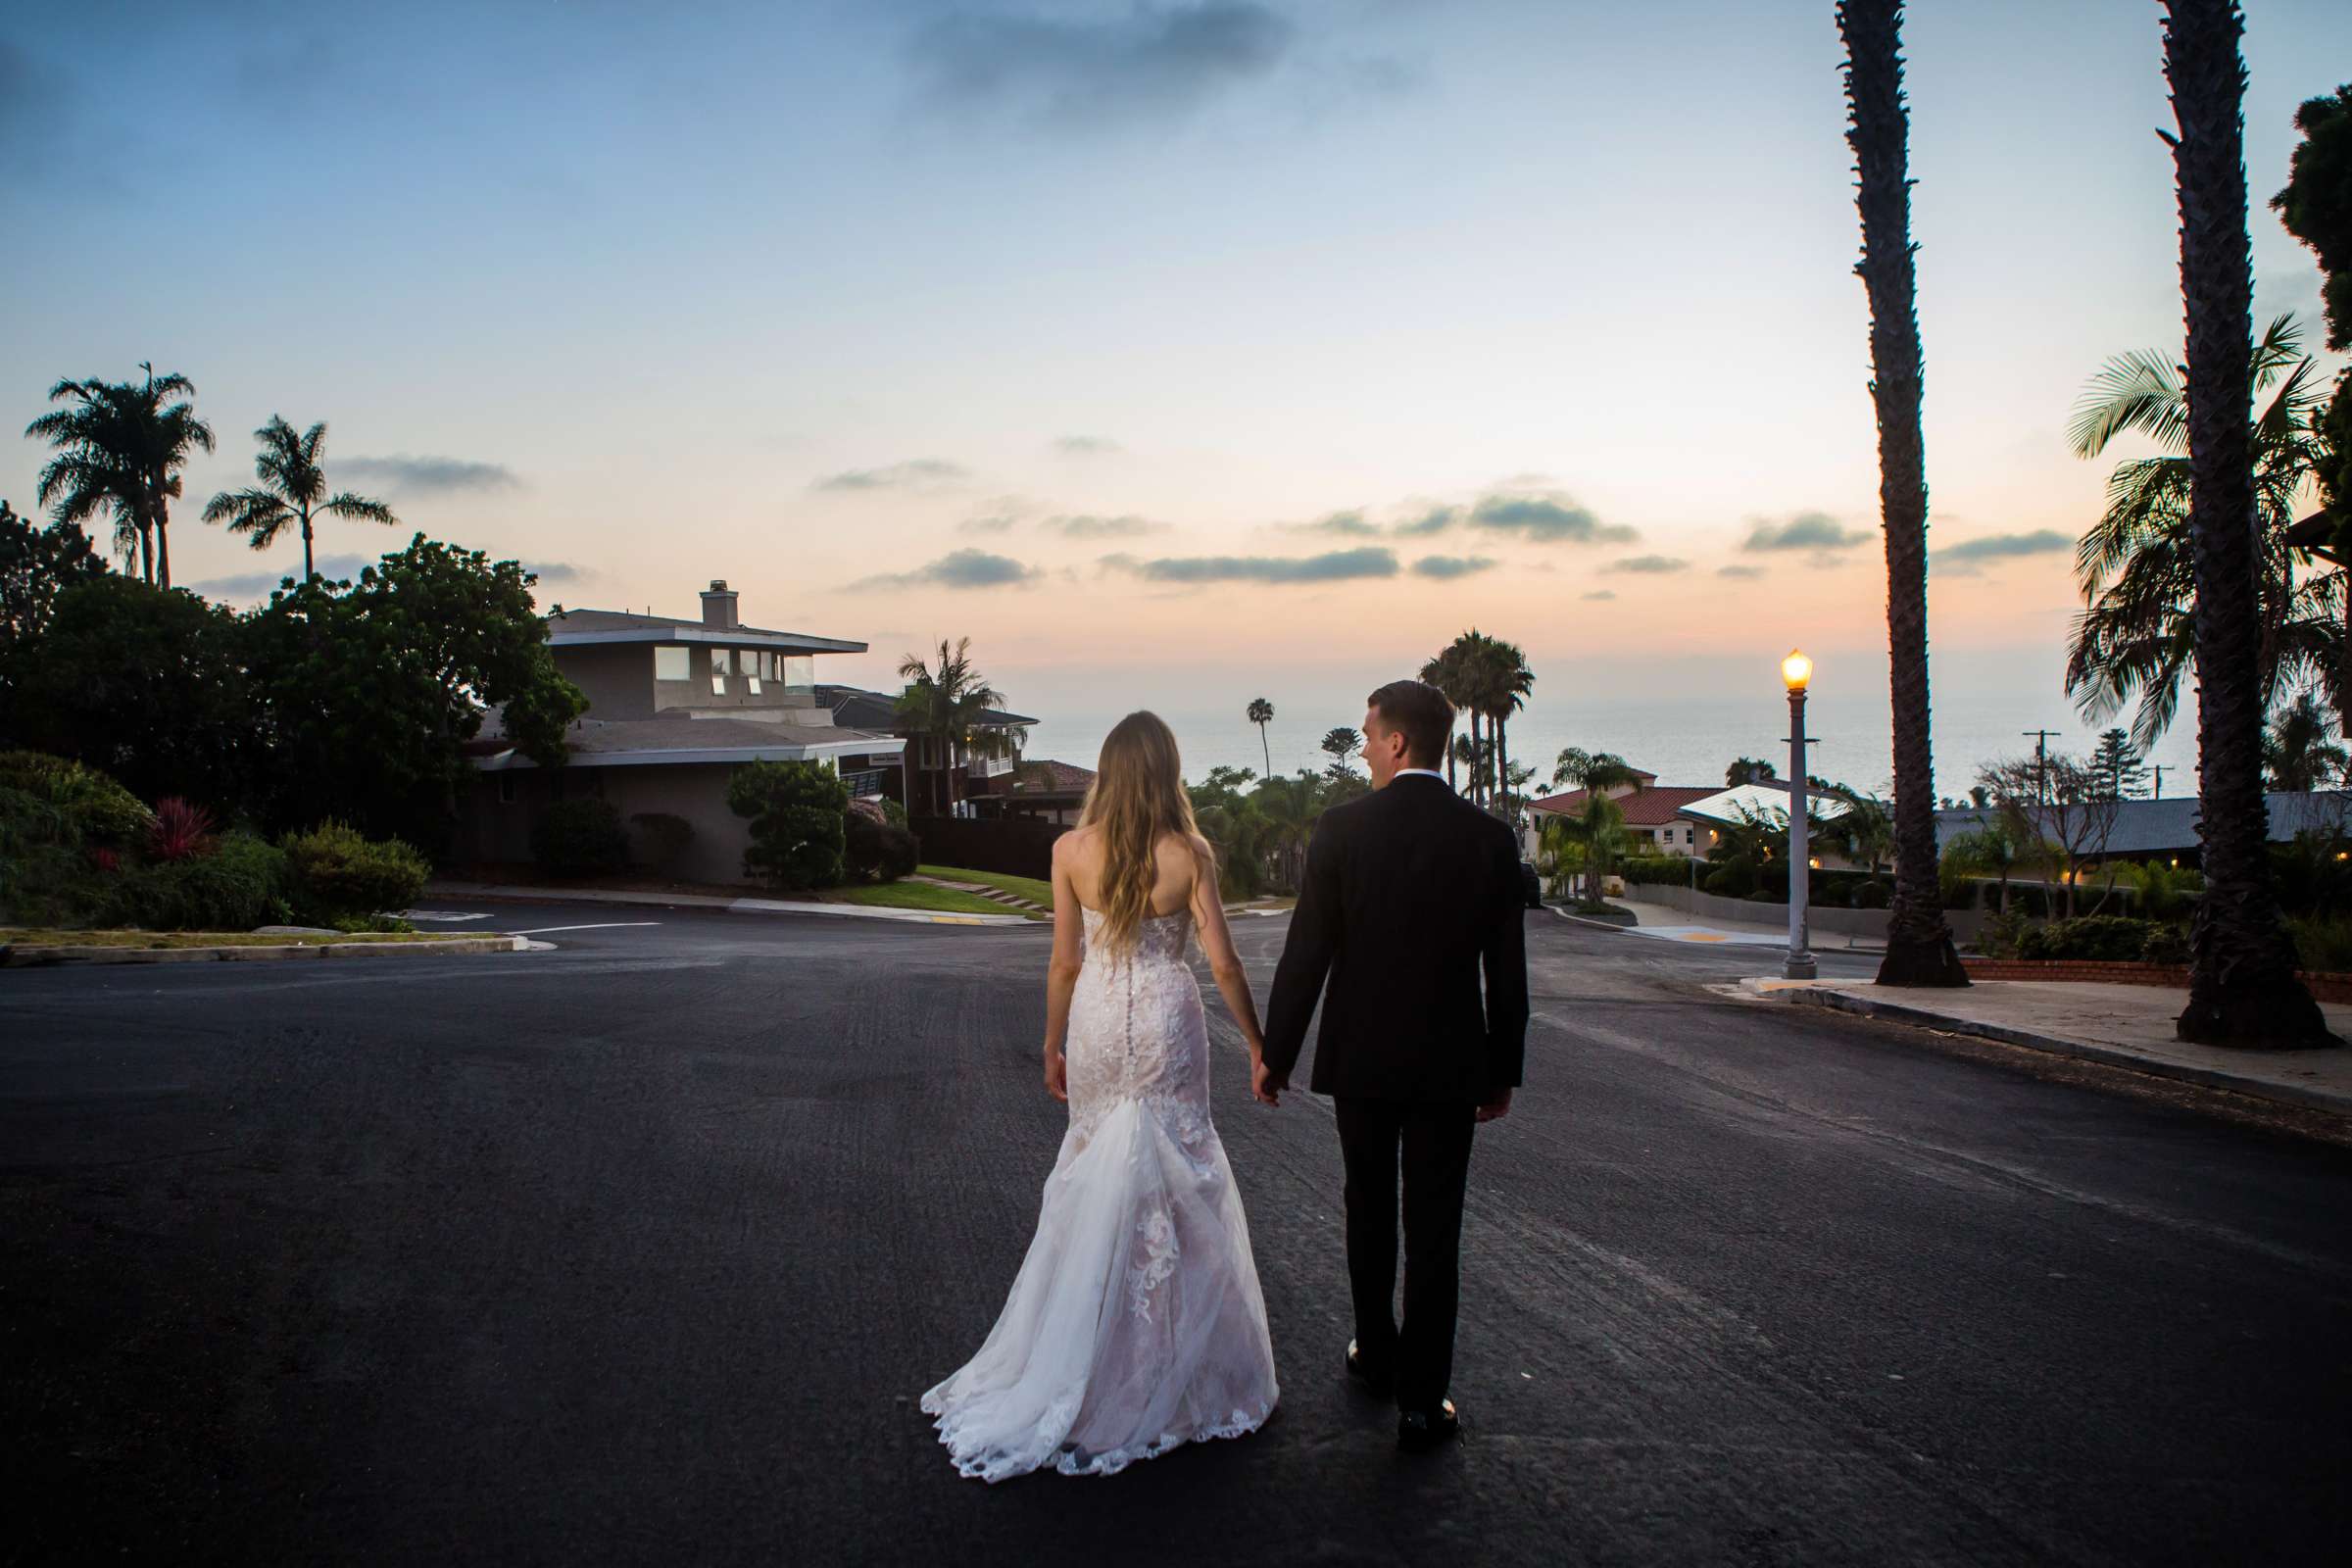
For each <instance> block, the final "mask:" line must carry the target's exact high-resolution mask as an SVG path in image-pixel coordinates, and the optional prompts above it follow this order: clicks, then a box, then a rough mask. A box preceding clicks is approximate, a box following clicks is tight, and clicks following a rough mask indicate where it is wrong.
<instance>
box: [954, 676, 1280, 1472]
mask: <svg viewBox="0 0 2352 1568" xmlns="http://www.w3.org/2000/svg"><path fill="white" fill-rule="evenodd" d="M1196 927H1197V928H1198V930H1199V932H1200V937H1201V949H1202V951H1203V952H1204V953H1205V954H1206V955H1207V957H1208V960H1209V966H1210V968H1211V969H1212V970H1213V971H1214V973H1215V975H1216V980H1217V989H1218V991H1219V992H1220V993H1221V994H1222V996H1223V997H1224V999H1225V1005H1226V1006H1227V1008H1228V1009H1229V1010H1230V1011H1231V1012H1232V1014H1233V1018H1234V1021H1235V1022H1236V1023H1238V1024H1239V1025H1241V1029H1242V1034H1243V1036H1244V1038H1245V1039H1247V1040H1248V1042H1249V1045H1250V1067H1251V1069H1252V1082H1253V1083H1256V1082H1258V1078H1257V1075H1256V1072H1255V1069H1256V1067H1257V1065H1258V1058H1259V1049H1260V1044H1261V1042H1260V1039H1259V1035H1258V1025H1257V1008H1256V1005H1255V1004H1254V1003H1253V1002H1252V1001H1251V999H1250V982H1249V978H1248V976H1247V975H1246V974H1245V973H1244V971H1243V969H1242V964H1241V960H1240V958H1239V957H1238V956H1236V955H1235V953H1234V951H1233V941H1232V937H1231V935H1230V934H1229V933H1228V932H1227V930H1226V927H1225V914H1224V907H1223V905H1222V904H1221V902H1220V901H1219V898H1218V892H1217V871H1216V862H1215V858H1214V856H1213V854H1212V853H1211V851H1210V849H1209V846H1208V844H1207V841H1205V840H1204V839H1202V838H1201V835H1200V832H1199V830H1198V829H1197V828H1196V827H1195V826H1194V823H1193V813H1192V807H1191V804H1190V802H1189V801H1188V800H1187V799H1186V796H1185V793H1184V783H1183V773H1182V769H1181V767H1180V766H1179V763H1178V760H1177V754H1176V738H1175V736H1174V735H1173V734H1171V733H1170V732H1169V730H1168V727H1167V725H1166V724H1164V723H1162V722H1161V721H1160V720H1159V718H1158V717H1157V716H1156V715H1154V714H1152V713H1131V714H1129V715H1128V716H1127V717H1126V718H1125V719H1123V720H1121V721H1120V723H1119V725H1118V727H1117V728H1115V729H1113V730H1112V731H1111V732H1110V736H1109V738H1108V739H1107V740H1105V741H1104V742H1103V757H1102V768H1101V771H1100V772H1099V773H1098V774H1097V775H1096V779H1095V783H1094V787H1093V789H1092V790H1091V791H1090V792H1089V793H1088V795H1087V803H1086V809H1085V812H1084V814H1083V816H1082V817H1081V819H1080V822H1079V825H1078V827H1077V828H1076V829H1075V830H1074V831H1072V832H1070V833H1066V834H1064V835H1062V837H1061V838H1060V839H1059V840H1058V841H1057V842H1056V843H1055V844H1054V957H1053V961H1052V964H1051V965H1050V967H1049V969H1048V976H1047V982H1046V1088H1047V1090H1048V1092H1049V1093H1051V1094H1053V1095H1054V1098H1056V1099H1060V1100H1066V1101H1068V1103H1069V1107H1070V1125H1069V1131H1068V1133H1067V1134H1066V1135H1065V1136H1064V1137H1063V1139H1062V1141H1061V1152H1060V1154H1059V1156H1058V1157H1057V1158H1056V1159H1055V1160H1054V1171H1053V1174H1052V1175H1050V1176H1048V1177H1047V1178H1046V1191H1045V1201H1044V1203H1043V1205H1042V1207H1041V1208H1040V1210H1039V1213H1038V1220H1037V1236H1036V1239H1035V1240H1033V1241H1032V1242H1031V1243H1030V1244H1029V1255H1028V1257H1027V1258H1026V1259H1025V1260H1024V1261H1023V1262H1022V1264H1021V1270H1020V1274H1019V1275H1018V1277H1016V1278H1015V1279H1014V1281H1013V1283H1012V1294H1011V1295H1010V1296H1009V1297H1008V1298H1007V1299H1006V1300H1005V1310H1004V1312H1003V1314H1002V1315H1001V1316H999V1317H998V1319H997V1324H996V1327H995V1328H994V1329H993V1330H991V1331H990V1333H989V1336H988V1339H987V1342H986V1343H985V1344H983V1345H982V1346H981V1347H980V1352H979V1354H977V1355H975V1356H973V1357H972V1359H971V1360H970V1361H969V1362H968V1363H966V1364H965V1366H964V1367H963V1368H962V1370H960V1371H958V1372H956V1374H955V1375H954V1376H953V1377H951V1378H949V1379H948V1380H947V1381H946V1382H944V1383H942V1384H940V1385H939V1386H938V1387H936V1388H934V1389H932V1390H931V1391H930V1392H929V1393H928V1394H925V1395H924V1396H923V1409H924V1411H925V1412H926V1413H927V1414H930V1415H932V1416H935V1417H937V1418H938V1422H937V1424H938V1427H939V1436H940V1441H941V1442H942V1443H944V1444H946V1445H947V1447H948V1452H949V1454H950V1455H951V1456H952V1457H953V1458H954V1460H955V1462H956V1469H957V1470H959V1471H961V1472H962V1473H963V1474H965V1475H967V1476H971V1477H974V1478H976V1479H979V1480H982V1481H1002V1480H1004V1479H1005V1478H1006V1477H1008V1476H1016V1475H1022V1474H1025V1473H1027V1472H1029V1471H1032V1470H1038V1469H1042V1468H1044V1467H1046V1466H1048V1465H1051V1466H1053V1467H1054V1469H1056V1470H1059V1471H1061V1472H1062V1473H1063V1474H1064V1475H1111V1474H1114V1473H1115V1472H1117V1471H1119V1470H1122V1469H1124V1468H1126V1466H1127V1465H1128V1464H1129V1463H1131V1462H1132V1461H1134V1460H1137V1459H1144V1458H1150V1457H1151V1456H1152V1455H1153V1454H1158V1453H1165V1452H1166V1451H1168V1450H1169V1449H1170V1448H1173V1447H1176V1446H1180V1445H1182V1444H1186V1443H1193V1442H1198V1441H1201V1440H1202V1439H1207V1438H1238V1437H1241V1436H1243V1435H1245V1434H1247V1433H1250V1432H1253V1431H1255V1430H1256V1429H1257V1428H1258V1426H1259V1425H1260V1424H1261V1423H1263V1422H1264V1421H1265V1419H1266V1417H1267V1415H1268V1414H1269V1413H1271V1412H1272V1410H1273V1408H1274V1401H1275V1398H1276V1396H1277V1393H1278V1391H1277V1390H1276V1388H1275V1384H1274V1349H1273V1345H1272V1343H1271V1342H1270V1341H1269V1340H1268V1338H1267V1334H1266V1306H1265V1301H1264V1299H1263V1298H1262V1297H1261V1296H1260V1295H1259V1294H1258V1288H1257V1266H1256V1264H1255V1263H1254V1262H1253V1261H1252V1260H1251V1258H1250V1228H1249V1223H1248V1221H1247V1220H1246V1219H1245V1218H1244V1217H1243V1214H1242V1200H1241V1195H1240V1194H1239V1193H1238V1192H1236V1191H1235V1190H1234V1185H1233V1171H1232V1169H1231V1168H1230V1167H1229V1166H1228V1165H1227V1164H1226V1162H1225V1149H1224V1146H1223V1145H1222V1144H1220V1143H1219V1142H1218V1141H1217V1130H1216V1128H1215V1127H1214V1126H1213V1125H1212V1124H1211V1123H1210V1121H1209V1115H1208V1027H1207V1021H1206V1019H1205V1018H1204V1017H1203V1016H1202V1014H1201V989H1200V987H1199V986H1198V985H1197V984H1196V983H1195V982H1194V979H1193V971H1192V968H1191V966H1190V965H1189V964H1188V963H1187V962H1186V958H1185V951H1186V944H1187V941H1188V939H1189V938H1190V936H1191V935H1192V933H1193V931H1194V929H1195V928H1196ZM1260 1098H1261V1099H1266V1100H1268V1101H1269V1102H1270V1101H1271V1099H1272V1095H1271V1094H1270V1093H1264V1094H1261V1095H1260Z"/></svg>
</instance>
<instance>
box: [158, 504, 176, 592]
mask: <svg viewBox="0 0 2352 1568" xmlns="http://www.w3.org/2000/svg"><path fill="white" fill-rule="evenodd" d="M154 507H155V585H156V586H157V587H158V588H169V587H171V586H172V534H171V522H170V520H169V514H168V512H167V511H166V504H165V501H164V498H163V497H162V496H160V495H159V496H157V497H156V498H155V501H154Z"/></svg>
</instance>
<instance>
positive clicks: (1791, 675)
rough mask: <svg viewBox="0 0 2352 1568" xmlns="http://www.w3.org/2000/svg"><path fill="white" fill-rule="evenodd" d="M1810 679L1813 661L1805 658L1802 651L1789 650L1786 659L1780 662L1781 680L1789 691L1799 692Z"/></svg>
mask: <svg viewBox="0 0 2352 1568" xmlns="http://www.w3.org/2000/svg"><path fill="white" fill-rule="evenodd" d="M1812 678H1813V661H1812V660H1810V659H1807V658H1806V657H1805V655H1804V651H1803V650H1802V649H1797V648H1791V649H1789V657H1788V658H1787V659H1784V660H1782V661H1781V679H1782V680H1783V681H1784V682H1786V683H1787V685H1788V687H1789V690H1790V691H1792V692H1801V691H1803V690H1804V689H1805V683H1806V682H1807V681H1809V680H1811V679H1812Z"/></svg>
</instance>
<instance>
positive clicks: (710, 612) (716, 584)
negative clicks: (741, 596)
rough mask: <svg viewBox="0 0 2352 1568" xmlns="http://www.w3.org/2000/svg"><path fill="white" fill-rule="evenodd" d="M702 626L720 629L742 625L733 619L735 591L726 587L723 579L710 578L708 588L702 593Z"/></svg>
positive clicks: (725, 581)
mask: <svg viewBox="0 0 2352 1568" xmlns="http://www.w3.org/2000/svg"><path fill="white" fill-rule="evenodd" d="M703 624H704V625H706V626H715V627H719V628H721V629H724V628H726V627H729V626H740V625H742V624H743V622H742V621H740V620H738V619H736V618H735V590H733V589H732V588H729V587H728V586H727V580H726V579H725V578H724V577H713V578H711V586H710V587H709V588H708V589H707V590H705V591H704V594H703Z"/></svg>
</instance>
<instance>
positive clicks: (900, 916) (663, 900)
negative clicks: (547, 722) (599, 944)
mask: <svg viewBox="0 0 2352 1568" xmlns="http://www.w3.org/2000/svg"><path fill="white" fill-rule="evenodd" d="M424 893H425V895H427V896H431V897H434V898H443V899H476V900H485V901H489V902H493V903H500V904H589V905H605V906H611V907H620V908H630V909H718V910H723V911H724V912H726V913H729V914H821V915H829V916H831V917H833V918H835V919H843V920H897V921H900V922H902V923H905V924H911V925H1035V924H1037V923H1038V922H1037V921H1035V920H1032V919H1030V918H1029V917H1028V916H1027V915H1024V914H956V913H953V912H950V911H947V910H942V909H900V908H892V907H887V906H882V905H866V904H815V903H809V902H805V901H801V900H794V899H722V898H716V897H713V896H711V895H710V894H707V893H615V892H609V891H606V890H605V889H602V888H520V887H508V886H504V885H500V884H496V883H484V882H429V883H427V884H425V889H424Z"/></svg>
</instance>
